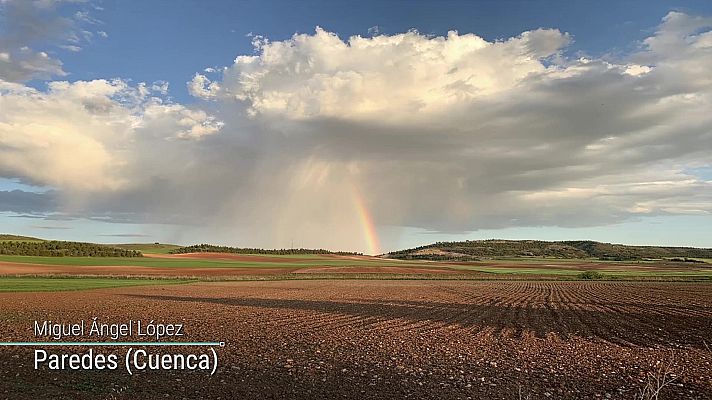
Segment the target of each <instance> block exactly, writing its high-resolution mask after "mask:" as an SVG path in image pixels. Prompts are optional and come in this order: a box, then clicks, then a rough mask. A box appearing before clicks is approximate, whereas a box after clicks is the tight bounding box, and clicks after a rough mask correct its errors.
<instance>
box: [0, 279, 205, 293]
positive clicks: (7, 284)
mask: <svg viewBox="0 0 712 400" xmlns="http://www.w3.org/2000/svg"><path fill="white" fill-rule="evenodd" d="M190 282H193V281H192V280H188V279H123V278H117V279H114V278H36V277H32V278H24V277H22V278H20V277H0V292H55V291H66V290H87V289H105V288H116V287H124V286H146V285H175V284H182V283H190Z"/></svg>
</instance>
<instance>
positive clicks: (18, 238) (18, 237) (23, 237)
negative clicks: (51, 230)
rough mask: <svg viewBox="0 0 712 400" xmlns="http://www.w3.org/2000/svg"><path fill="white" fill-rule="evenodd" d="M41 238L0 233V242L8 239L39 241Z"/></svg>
mask: <svg viewBox="0 0 712 400" xmlns="http://www.w3.org/2000/svg"><path fill="white" fill-rule="evenodd" d="M42 240H43V239H38V238H35V237H31V236H19V235H8V234H2V233H0V242H8V241H30V242H41V241H42Z"/></svg>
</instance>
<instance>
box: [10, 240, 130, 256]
mask: <svg viewBox="0 0 712 400" xmlns="http://www.w3.org/2000/svg"><path fill="white" fill-rule="evenodd" d="M0 254H1V255H13V256H42V257H143V254H142V253H141V252H140V251H136V250H126V249H119V248H116V247H111V246H106V245H101V244H94V243H82V242H64V241H54V240H49V241H42V242H26V241H2V242H0Z"/></svg>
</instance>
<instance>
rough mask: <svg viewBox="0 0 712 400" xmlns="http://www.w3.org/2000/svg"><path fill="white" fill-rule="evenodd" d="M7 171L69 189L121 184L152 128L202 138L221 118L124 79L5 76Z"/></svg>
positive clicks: (1, 159) (2, 125)
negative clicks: (46, 80) (41, 84)
mask: <svg viewBox="0 0 712 400" xmlns="http://www.w3.org/2000/svg"><path fill="white" fill-rule="evenodd" d="M0 84H1V85H0V109H2V110H3V112H2V113H1V114H0V176H4V177H14V178H20V179H23V180H25V181H28V182H31V183H33V184H37V185H50V186H54V187H57V188H60V189H64V190H67V191H70V192H71V191H95V190H118V189H120V188H125V187H127V186H130V185H131V183H132V182H135V181H136V177H133V176H130V175H127V173H126V168H127V163H128V160H129V157H130V154H131V152H132V151H133V149H134V148H135V147H137V146H142V144H143V140H144V136H143V135H144V133H145V130H146V129H148V128H150V129H151V130H152V132H151V134H152V135H153V136H154V137H160V138H162V139H170V138H184V139H199V138H201V137H203V136H205V135H209V134H213V133H215V132H217V131H218V130H219V129H220V126H221V123H220V122H219V121H217V120H216V119H215V118H214V117H213V116H210V115H208V114H207V113H206V112H204V111H202V110H191V109H189V108H186V107H185V106H182V105H178V104H164V103H163V102H162V100H161V99H160V98H157V97H151V96H149V95H148V93H147V91H146V89H145V85H138V86H135V87H132V86H129V85H128V84H127V83H126V82H124V81H121V80H113V81H106V80H95V81H78V82H74V83H69V82H58V81H57V82H52V83H50V85H49V90H48V91H47V92H42V91H38V90H35V89H31V88H28V87H25V86H22V85H19V84H9V83H2V82H0Z"/></svg>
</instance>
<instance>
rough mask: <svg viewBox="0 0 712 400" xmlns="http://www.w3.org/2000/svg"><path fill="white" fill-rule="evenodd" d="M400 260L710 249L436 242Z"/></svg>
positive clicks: (634, 256)
mask: <svg viewBox="0 0 712 400" xmlns="http://www.w3.org/2000/svg"><path fill="white" fill-rule="evenodd" d="M385 257H387V258H396V259H403V260H435V261H444V260H459V261H470V260H479V259H488V258H501V257H553V258H564V259H574V258H597V259H600V260H621V261H624V260H644V259H673V258H675V259H677V261H694V260H693V259H695V258H710V259H712V249H702V248H695V247H660V246H628V245H622V244H611V243H600V242H594V241H590V240H580V241H560V242H548V241H541V240H468V241H464V242H438V243H434V244H430V245H427V246H421V247H416V248H413V249H407V250H400V251H394V252H391V253H388V254H386V255H385Z"/></svg>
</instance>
